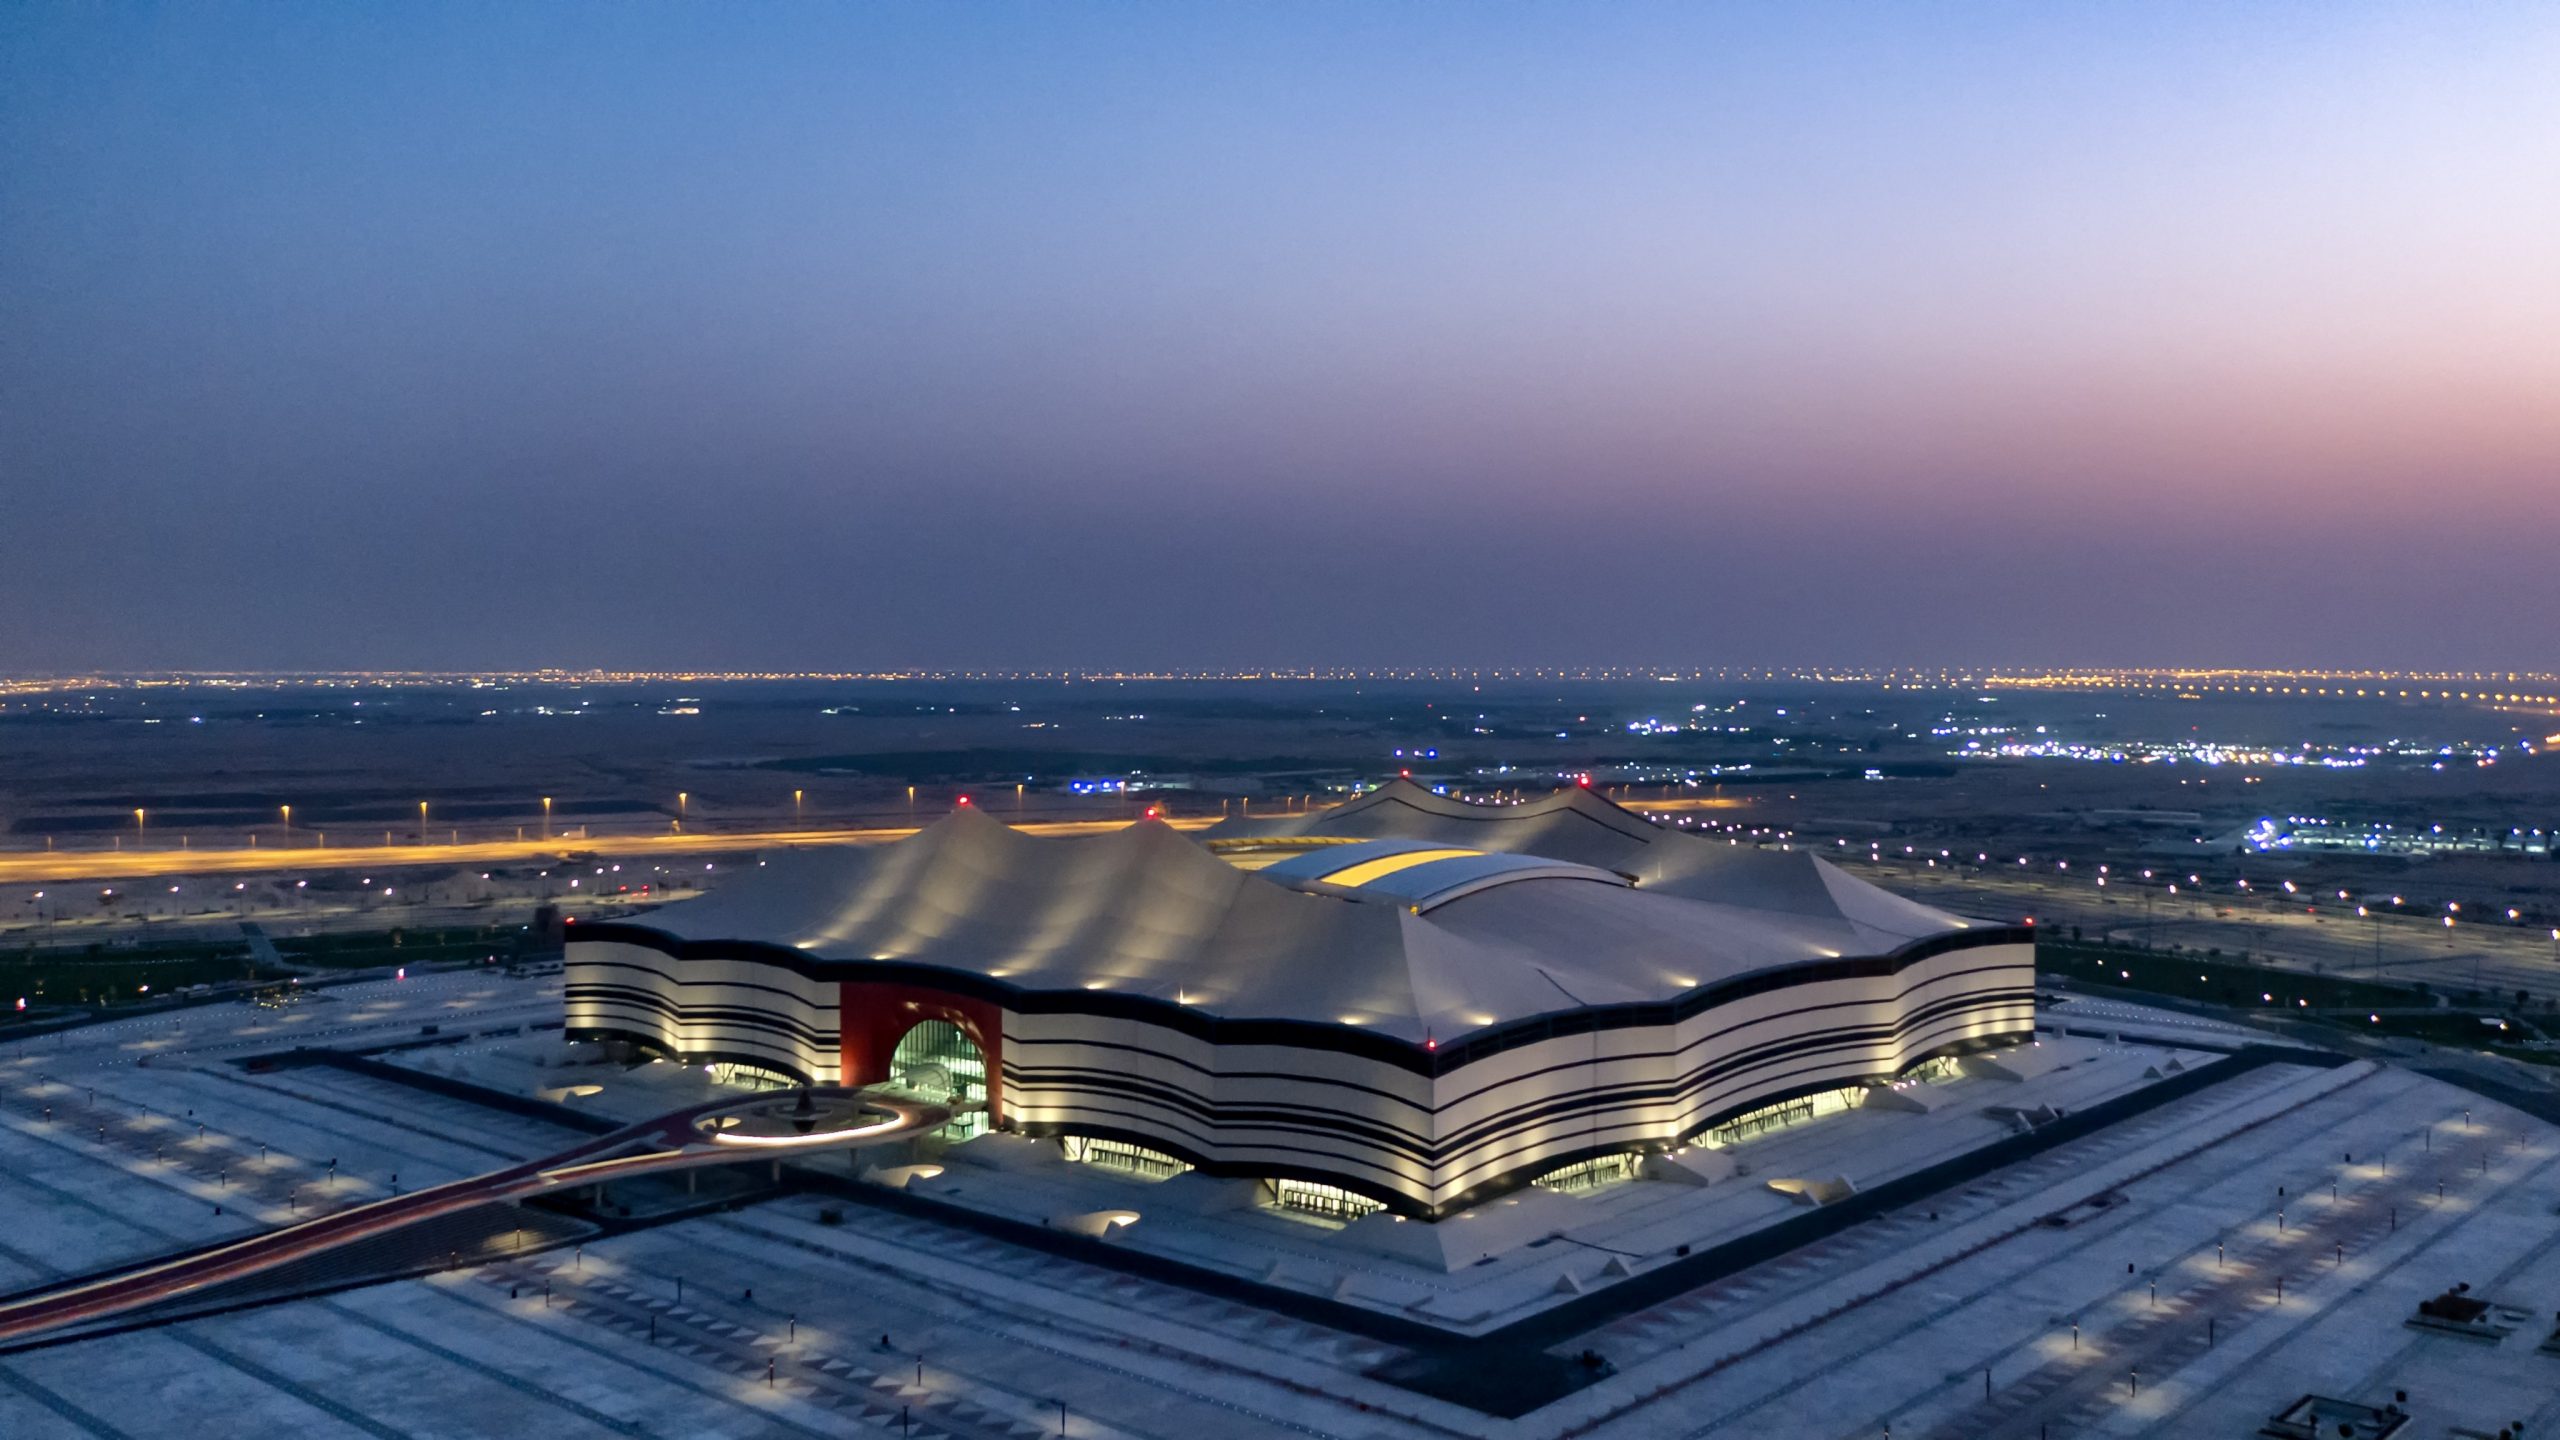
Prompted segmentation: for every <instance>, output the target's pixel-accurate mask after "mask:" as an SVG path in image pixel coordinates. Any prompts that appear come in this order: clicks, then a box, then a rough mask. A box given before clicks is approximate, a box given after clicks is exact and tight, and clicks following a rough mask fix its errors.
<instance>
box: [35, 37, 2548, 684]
mask: <svg viewBox="0 0 2560 1440" xmlns="http://www.w3.org/2000/svg"><path fill="white" fill-rule="evenodd" d="M2554 76H2560V6H2553V5H2550V4H2548V3H2515V4H2505V3H2448V4H2404V5H2370V4H2359V3H2347V0H2323V3H2262V4H2256V5H2249V6H2231V5H2225V4H2195V5H2183V4H2175V3H2158V4H2143V5H2122V4H2075V3H2063V0H2043V3H2019V4H1909V5H1870V4H1844V5H1832V4H1822V3H1807V4H1748V5H1745V4H1706V3H1697V4H1683V5H1651V4H1643V3H1610V4H1573V5H1568V4H1544V5H1510V4H1496V3H1488V4H1468V5H1437V4H1374V3H1370V4H1341V5H1336V4H1323V3H1313V0H1288V3H1272V4H1255V5H1217V4H1211V5H1169V4H1150V3H1136V0H1131V3H1112V4H1076V3H1062V0H1048V3H1028V4H1020V5H1003V4H973V3H953V4H922V3H915V4H900V3H878V4H853V3H846V4H838V5H773V6H738V5H721V4H698V5H670V4H651V3H618V4H607V5H593V6H589V5H570V4H552V3H519V4H501V5H472V4H467V3H436V4H414V5H410V4H398V3H380V4H367V5H344V4H337V3H330V4H312V5H301V4H288V3H264V4H254V5H232V4H223V3H218V0H203V3H186V4H168V5H159V4H141V3H127V4H113V5H106V4H95V3H85V0H84V3H57V0H25V3H19V4H14V5H11V6H8V7H6V8H5V10H0V672H8V673H24V672H30V671H75V672H77V671H89V670H98V669H160V668H187V669H231V668H471V667H479V666H491V667H496V666H524V665H547V664H559V665H621V666H635V667H638V666H688V667H692V666H702V667H716V668H738V669H744V668H760V667H781V668H815V669H831V668H869V667H881V666H900V665H921V666H987V667H1045V666H1054V665H1147V666H1164V665H1185V666H1202V667H1217V666H1246V665H1263V664H1271V665H1284V664H1339V665H1389V664H1417V665H1422V664H1565V663H1583V662H1590V663H1603V662H1623V663H1696V664H1754V663H1782V664H1823V663H1837V664H1865V663H1914V664H1920V663H1949V664H1965V665H1971V664H1983V665H2000V664H2147V663H2160V664H2207V663H2212V664H2252V665H2292V664H2301V665H2352V664H2372V665H2396V666H2409V667H2425V668H2436V667H2444V668H2454V667H2478V668H2497V669H2507V668H2522V667H2531V668H2548V667H2549V666H2550V665H2552V664H2553V663H2554V662H2555V660H2560V655H2555V653H2554V652H2555V648H2560V647H2555V646H2554V644H2553V642H2552V636H2553V633H2554V616H2555V615H2560V563H2556V562H2555V560H2554V554H2555V549H2560V83H2554V81H2553V77H2554Z"/></svg>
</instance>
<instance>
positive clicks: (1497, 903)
mask: <svg viewBox="0 0 2560 1440" xmlns="http://www.w3.org/2000/svg"><path fill="white" fill-rule="evenodd" d="M1212 847H1215V849H1213V848H1212ZM1220 852H1227V853H1226V856H1225V858H1222V857H1221V853H1220ZM1257 867H1258V868H1257ZM567 971H568V974H567V986H568V1026H569V1031H570V1034H571V1035H572V1036H573V1037H621V1038H624V1039H627V1040H632V1041H636V1042H638V1043H640V1044H641V1045H643V1046H646V1047H648V1048H650V1049H652V1050H655V1051H659V1052H662V1053H666V1054H670V1055H676V1056H681V1057H684V1058H686V1059H691V1060H703V1061H710V1060H728V1061H741V1062H747V1063H752V1064H755V1065H759V1066H763V1067H766V1068H768V1069H772V1070H776V1071H780V1072H783V1073H786V1074H789V1075H792V1076H795V1077H798V1078H800V1079H803V1080H809V1081H839V1080H841V1081H844V1082H847V1083H856V1084H868V1083H880V1082H891V1081H898V1082H904V1083H909V1084H917V1085H922V1086H925V1087H927V1088H934V1089H941V1090H945V1091H948V1092H950V1093H951V1094H953V1095H954V1096H956V1097H957V1098H959V1099H960V1100H961V1101H962V1102H963V1104H964V1106H965V1107H966V1108H967V1109H968V1111H969V1119H968V1122H967V1125H966V1126H964V1128H969V1127H974V1126H976V1125H987V1124H991V1125H994V1126H998V1127H1002V1128H1006V1129H1011V1130H1015V1131H1019V1132H1023V1133H1027V1134H1031V1135H1055V1136H1063V1137H1067V1138H1068V1139H1069V1140H1070V1141H1072V1142H1074V1143H1075V1144H1076V1145H1079V1146H1100V1147H1109V1148H1112V1149H1113V1150H1114V1151H1115V1153H1117V1154H1119V1155H1121V1156H1122V1157H1124V1158H1128V1157H1135V1158H1137V1159H1139V1160H1142V1161H1145V1162H1146V1163H1150V1164H1161V1165H1164V1166H1178V1165H1190V1166H1194V1167H1197V1168H1199V1169H1202V1170H1205V1171H1208V1172H1210V1173H1212V1174H1219V1175H1230V1176H1251V1177H1256V1178H1260V1179H1263V1180H1265V1181H1268V1182H1270V1188H1271V1189H1272V1191H1273V1193H1275V1194H1276V1193H1281V1192H1283V1191H1285V1192H1287V1194H1288V1195H1289V1196H1290V1197H1292V1198H1293V1199H1294V1201H1295V1202H1296V1203H1300V1204H1306V1205H1314V1206H1332V1207H1334V1208H1336V1209H1337V1210H1339V1211H1340V1212H1341V1213H1345V1214H1350V1213H1359V1212H1362V1211H1365V1210H1369V1209H1375V1208H1378V1207H1380V1206H1384V1207H1387V1208H1391V1209H1393V1210H1396V1211H1398V1212H1400V1213H1405V1214H1409V1215H1414V1216H1419V1217H1437V1216H1441V1215H1445V1214H1448V1213H1451V1212H1453V1211H1456V1210H1459V1209H1463V1208H1465V1207H1466V1206H1468V1205H1471V1204H1474V1203H1477V1202H1479V1201H1481V1200H1483V1199H1486V1198H1489V1197H1491V1196H1493V1195H1496V1194H1499V1193H1501V1192H1503V1191H1506V1190H1508V1189H1510V1188H1512V1187H1515V1186H1518V1185H1522V1184H1525V1183H1527V1182H1529V1181H1531V1180H1533V1179H1536V1178H1538V1177H1540V1176H1542V1175H1547V1174H1550V1173H1551V1172H1554V1171H1557V1170H1560V1169H1563V1168H1565V1167H1568V1166H1573V1165H1576V1164H1578V1163H1581V1162H1587V1161H1591V1160H1594V1159H1597V1158H1600V1157H1605V1156H1614V1155H1621V1154H1625V1153H1628V1152H1638V1151H1648V1150H1658V1149H1665V1148H1669V1147H1671V1146H1674V1145H1676V1144H1679V1143H1681V1142H1683V1141H1684V1140H1687V1139H1689V1138H1691V1137H1694V1136H1696V1135H1698V1134H1699V1133H1700V1132H1702V1131H1705V1130H1708V1129H1711V1128H1713V1127H1715V1126H1717V1125H1720V1124H1722V1123H1724V1122H1726V1121H1728V1120H1730V1119H1732V1118H1733V1117H1735V1116H1737V1115H1740V1114H1743V1113H1745V1112H1750V1111H1755V1110H1757V1109H1760V1108H1761V1107H1766V1106H1770V1105H1773V1104H1777V1103H1780V1102H1784V1101H1788V1100H1791V1099H1795V1098H1797V1097H1802V1096H1807V1095H1811V1094H1813V1093H1816V1092H1819V1091H1823V1090H1829V1089H1835V1088H1837V1087H1840V1086H1843V1085H1849V1084H1854V1083H1857V1082H1859V1081H1862V1080H1871V1079H1886V1078H1890V1077H1892V1076H1894V1075H1897V1074H1900V1073H1902V1072H1904V1071H1905V1070H1907V1069H1909V1068H1910V1067H1912V1066H1914V1065H1916V1064H1918V1063H1920V1062H1921V1061H1923V1060H1925V1059H1927V1058H1929V1057H1932V1056H1937V1055H1942V1054H1947V1053H1950V1052H1957V1051H1963V1050H1967V1049H1971V1048H1976V1047H1980V1046H1984V1045H1988V1044H1991V1043H1994V1042H1999V1041H2009V1040H2014V1039H2017V1038H2019V1037H2022V1036H2024V1035H2027V1034H2028V1033H2030V1032H2031V1031H2032V1029H2033V1025H2034V957H2033V946H2032V943H2031V934H2030V932H2028V931H2025V930H2021V929H2015V928H2010V927H2004V926H1994V925H1987V924H1981V923H1974V922H1967V921H1964V920H1960V919H1957V918H1956V917H1954V916H1950V915H1946V914H1943V913H1941V912H1939V911H1935V910H1931V909H1928V908H1926V907H1923V906H1920V905H1916V904H1913V903H1911V902H1909V901H1905V900H1902V899H1899V898H1897V897H1895V896H1893V895H1890V894H1888V893H1886V892H1884V891H1882V890H1879V889H1877V888H1876V887H1874V886H1872V885H1868V884H1866V883H1865V882H1863V881H1860V880H1857V879H1855V878H1853V877H1851V876H1849V875H1847V874H1846V873H1844V872H1842V871H1840V870H1838V869H1837V868H1835V867H1833V866H1831V865H1830V864H1828V863H1826V862H1824V861H1822V860H1821V859H1819V858H1817V857H1816V856H1814V855H1812V854H1811V853H1809V852H1805V851H1763V850H1756V849H1751V848H1747V847H1735V846H1729V845H1725V844H1720V843H1718V842H1716V841H1714V840H1710V839H1706V838H1704V837H1700V836H1696V835H1691V834H1687V833H1683V832H1680V831H1675V830H1666V829H1663V828H1661V827H1658V826H1654V825H1652V824H1649V823H1648V822H1646V821H1644V820H1643V819H1642V818H1640V817H1638V816H1635V815H1632V814H1629V813H1628V812H1626V811H1624V810H1621V809H1619V808H1618V807H1617V806H1615V805H1612V804H1610V803H1608V802H1607V801H1606V800H1603V799H1601V798H1599V797H1597V796H1595V795H1593V794H1591V793H1590V792H1589V791H1587V790H1581V789H1575V790H1569V791H1564V792H1560V793H1558V794H1556V795H1554V796H1551V797H1549V798H1547V799H1545V800H1542V801H1537V802H1533V803H1529V804H1524V805H1510V806H1477V805H1471V804H1467V803H1465V802H1461V801H1455V800H1450V799H1446V798H1444V797H1441V796H1436V795H1433V794H1431V793H1429V792H1428V791H1425V790H1423V789H1421V788H1420V787H1417V786H1414V785H1411V784H1407V783H1398V784H1393V785H1389V786H1387V787H1385V788H1383V789H1380V790H1378V791H1375V792H1373V793H1371V794H1369V795H1365V796H1363V797H1361V798H1360V799H1358V800H1356V801H1354V802H1351V803H1349V804H1345V805H1342V806H1339V807H1336V808H1334V809H1331V810H1324V811H1318V812H1315V813H1312V814H1308V815H1301V816H1290V817H1286V818H1284V819H1277V820H1262V821H1254V822H1229V823H1227V824H1223V825H1221V826H1219V827H1217V828H1216V829H1214V830H1212V831H1210V832H1208V835H1207V839H1206V843H1203V841H1202V840H1195V839H1192V838H1189V837H1187V836H1185V835H1183V834H1180V833H1178V832H1176V831H1174V830H1171V829H1169V828H1167V827H1165V826H1164V825H1161V824H1157V823H1152V822H1141V823H1139V824H1135V825H1132V826H1129V827H1128V828H1126V829H1123V830H1119V831H1116V832H1113V833H1110V834H1107V835H1102V836H1093V837H1081V838H1073V839H1051V838H1036V837H1033V836H1029V835H1025V834H1022V833H1020V832H1018V831H1014V830H1011V829H1009V828H1007V827H1006V826H1004V825H1002V824H1000V823H999V822H997V821H996V820H994V819H992V818H990V817H988V816H986V815H983V814H980V813H978V812H977V811H975V810H972V809H967V808H964V809H962V810H960V811H958V812H956V813H954V814H953V815H951V816H949V817H948V818H946V819H944V820H941V821H938V822H936V823H935V824H934V825H932V826H929V827H927V828H926V829H925V830H924V831H923V832H921V833H919V834H917V835H916V836H914V837H912V838H909V839H906V840H903V841H899V842H897V843H895V844H890V845H882V846H873V847H841V848H830V849H823V850H802V851H792V852H786V853H783V854H779V855H775V856H773V857H771V859H770V860H769V861H768V862H767V863H765V864H764V865H762V866H760V867H758V868H756V869H754V870H751V871H749V872H747V873H745V874H742V875H740V876H738V877H737V878H735V879H733V880H732V881H731V882H730V883H729V884H728V885H726V886H725V887H724V888H722V889H721V890H719V891H718V892H716V893H714V894H713V895H710V896H708V897H706V898H704V899H701V900H696V901H691V902H688V903H684V904H679V905H674V906H670V907H668V908H666V909H664V910H660V911H657V912H654V913H652V914H650V915H648V916H646V917H645V918H644V919H642V920H640V921H636V922H624V923H611V924H597V925H587V924H580V925H576V926H573V927H571V933H570V939H569V946H568V966H567Z"/></svg>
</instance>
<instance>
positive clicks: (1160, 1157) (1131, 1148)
mask: <svg viewBox="0 0 2560 1440" xmlns="http://www.w3.org/2000/svg"><path fill="white" fill-rule="evenodd" d="M1063 1148H1064V1149H1065V1150H1066V1152H1067V1158H1068V1159H1070V1160H1073V1161H1076V1162H1078V1163H1079V1164H1084V1165H1099V1166H1101V1167H1102V1168H1103V1169H1105V1170H1117V1171H1119V1172H1121V1173H1122V1174H1124V1175H1135V1176H1138V1177H1140V1178H1142V1179H1147V1180H1170V1179H1172V1178H1173V1177H1174V1176H1176V1175H1179V1174H1181V1173H1182V1172H1184V1171H1185V1170H1188V1169H1190V1168H1191V1167H1190V1166H1188V1165H1186V1164H1184V1163H1182V1162H1181V1161H1179V1160H1176V1159H1174V1158H1173V1157H1172V1156H1170V1155H1167V1154H1165V1153H1164V1152H1163V1151H1161V1150H1150V1149H1148V1148H1146V1147H1145V1146H1143V1145H1131V1144H1129V1143H1128V1142H1126V1141H1122V1140H1095V1139H1090V1138H1087V1137H1086V1136H1082V1135H1069V1136H1067V1137H1065V1139H1064V1141H1063Z"/></svg>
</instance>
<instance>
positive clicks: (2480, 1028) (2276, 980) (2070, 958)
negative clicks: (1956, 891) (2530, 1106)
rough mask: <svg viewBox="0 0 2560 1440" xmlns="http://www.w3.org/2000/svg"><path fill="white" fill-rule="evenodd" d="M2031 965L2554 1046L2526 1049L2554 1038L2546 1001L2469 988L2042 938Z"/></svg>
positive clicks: (2432, 1032)
mask: <svg viewBox="0 0 2560 1440" xmlns="http://www.w3.org/2000/svg"><path fill="white" fill-rule="evenodd" d="M2036 968H2037V969H2038V970H2039V971H2040V972H2042V973H2043V974H2044V975H2046V976H2047V977H2049V978H2050V979H2051V980H2052V981H2054V982H2057V983H2058V984H2059V986H2060V987H2061V988H2062V989H2064V990H2066V991H2067V990H2069V989H2071V988H2072V987H2073V986H2075V985H2080V984H2086V985H2093V986H2102V987H2106V988H2109V989H2115V990H2128V991H2139V992H2143V993H2146V994H2153V995H2162V996H2168V997H2172V998H2175V999H2180V1000H2190V1001H2197V1002H2200V1003H2203V1004H2207V1005H2216V1006H2221V1007H2223V1008H2226V1009H2231V1010H2239V1011H2255V1012H2258V1013H2261V1014H2266V1015H2270V1016H2274V1015H2282V1016H2285V1017H2286V1018H2288V1019H2291V1020H2294V1021H2297V1022H2307V1023H2310V1024H2315V1025H2325V1026H2330V1027H2333V1028H2336V1029H2338V1030H2340V1031H2344V1032H2347V1033H2350V1034H2355V1035H2363V1036H2371V1037H2385V1036H2388V1037H2397V1038H2404V1039H2411V1040H2424V1041H2426V1042H2428V1043H2430V1044H2435V1045H2451V1046H2458V1047H2461V1048H2463V1049H2470V1050H2486V1051H2489V1052H2491V1053H2493V1054H2498V1055H2505V1056H2508V1057H2510V1058H2512V1059H2517V1060H2523V1061H2527V1062H2529V1063H2532V1064H2537V1065H2555V1064H2560V1052H2553V1051H2546V1050H2539V1049H2534V1048H2531V1047H2532V1046H2533V1045H2534V1044H2535V1043H2536V1042H2539V1041H2541V1040H2543V1039H2544V1038H2545V1037H2546V1035H2549V1034H2560V1013H2555V1012H2554V1011H2553V1010H2552V1009H2551V1002H2549V1001H2539V1002H2533V1003H2529V1004H2528V1003H2520V1002H2519V997H2517V996H2515V995H2512V994H2507V995H2499V994H2493V993H2490V992H2487V991H2474V990H2469V989H2435V988H2431V987H2428V986H2425V985H2395V984H2386V983H2380V982H2376V981H2371V980H2353V979H2347V978H2344V977H2341V976H2335V975H2322V974H2316V973H2313V972H2311V971H2307V970H2287V969H2278V968H2276V967H2274V966H2269V965H2249V964H2243V963H2240V962H2238V961H2233V960H2223V959H2217V958H2214V957H2212V956H2210V955H2204V956H2199V955H2196V954H2193V953H2191V952H2170V953H2163V952H2161V951H2157V950H2137V949H2131V948H2128V947H2123V946H2115V945H2086V944H2073V943H2071V942H2068V941H2065V942H2062V943H2059V944H2057V943H2053V942H2049V941H2048V942H2040V943H2039V944H2038V945H2037V946H2036Z"/></svg>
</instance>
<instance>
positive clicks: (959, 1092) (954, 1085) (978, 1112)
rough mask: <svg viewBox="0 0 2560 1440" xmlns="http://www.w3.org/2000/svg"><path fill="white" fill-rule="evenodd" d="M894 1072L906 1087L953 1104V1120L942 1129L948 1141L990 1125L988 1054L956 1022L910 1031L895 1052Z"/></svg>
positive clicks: (926, 1024)
mask: <svg viewBox="0 0 2560 1440" xmlns="http://www.w3.org/2000/svg"><path fill="white" fill-rule="evenodd" d="M889 1074H890V1078H891V1079H893V1080H894V1081H895V1082H896V1083H897V1084H898V1085H899V1086H900V1087H902V1088H904V1089H907V1090H912V1091H914V1092H916V1093H917V1094H919V1095H925V1096H929V1097H933V1098H937V1099H942V1100H945V1101H947V1102H948V1103H949V1104H950V1106H951V1108H952V1110H953V1112H954V1113H953V1115H952V1118H951V1123H950V1124H948V1125H946V1126H944V1127H942V1129H941V1131H940V1132H939V1133H940V1134H941V1135H942V1136H943V1137H944V1138H945V1139H950V1140H966V1139H968V1138H969V1137H970V1136H973V1135H977V1134H980V1133H982V1132H983V1131H985V1129H986V1128H987V1057H986V1056H985V1055H984V1054H983V1053H981V1052H980V1051H979V1049H978V1046H977V1042H975V1041H973V1040H971V1039H970V1038H969V1036H968V1033H967V1032H966V1031H963V1030H962V1029H961V1028H960V1027H959V1026H957V1025H954V1024H952V1023H951V1022H950V1021H948V1020H927V1021H925V1022H924V1023H922V1024H920V1025H918V1026H916V1027H915V1028H914V1029H912V1030H909V1031H908V1032H907V1033H906V1036H905V1037H904V1038H903V1039H901V1040H899V1041H898V1048H897V1049H896V1050H894V1051H892V1052H890V1055H889Z"/></svg>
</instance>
